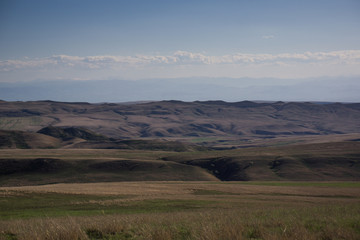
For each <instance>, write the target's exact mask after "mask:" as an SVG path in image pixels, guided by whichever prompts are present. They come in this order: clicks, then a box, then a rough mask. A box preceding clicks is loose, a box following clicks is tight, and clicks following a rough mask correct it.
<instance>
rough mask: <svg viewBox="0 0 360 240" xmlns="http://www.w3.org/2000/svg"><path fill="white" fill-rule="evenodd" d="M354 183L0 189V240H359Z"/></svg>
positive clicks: (359, 203)
mask: <svg viewBox="0 0 360 240" xmlns="http://www.w3.org/2000/svg"><path fill="white" fill-rule="evenodd" d="M359 190H360V183H359V182H246V183H244V182H121V183H120V182H112V183H76V184H53V185H41V186H22V187H2V188H0V213H1V214H0V239H30V240H31V239H65V240H66V239H359V238H360V230H359V229H360V191H359Z"/></svg>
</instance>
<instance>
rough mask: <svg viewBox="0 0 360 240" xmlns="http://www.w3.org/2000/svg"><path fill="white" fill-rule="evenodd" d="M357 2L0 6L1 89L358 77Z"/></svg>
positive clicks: (79, 1)
mask: <svg viewBox="0 0 360 240" xmlns="http://www.w3.org/2000/svg"><path fill="white" fill-rule="evenodd" d="M359 29H360V1H358V0H326V1H325V0H324V1H323V0H311V1H309V0H302V1H295V0H293V1H292V0H272V1H269V0H251V1H250V0H249V1H241V0H238V1H226V0H223V1H211V0H209V1H201V0H199V1H187V0H185V1H175V0H174V1H173V0H167V1H165V0H164V1H156V0H155V1H149V0H145V1H144V0H141V1H140V0H139V1H138V0H118V1H106V0H105V1H100V0H97V1H95V0H86V1H85V0H76V1H74V0H72V1H68V0H61V1H56V0H51V1H49V0H46V1H36V0H31V1H30V0H23V1H19V0H1V1H0V82H16V81H34V80H49V81H50V80H59V79H60V80H61V79H67V80H90V79H91V80H106V79H124V80H128V79H130V80H131V79H146V78H177V77H199V76H201V77H232V78H243V77H253V78H265V77H267V78H269V77H270V78H289V79H305V78H311V77H324V76H325V77H326V76H329V77H336V76H339V77H340V76H360V31H359Z"/></svg>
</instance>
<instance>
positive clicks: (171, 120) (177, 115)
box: [0, 101, 360, 139]
mask: <svg viewBox="0 0 360 240" xmlns="http://www.w3.org/2000/svg"><path fill="white" fill-rule="evenodd" d="M359 120H360V104H356V103H354V104H341V103H331V104H316V103H300V102H289V103H285V102H275V103H256V102H249V101H244V102H234V103H228V102H223V101H206V102H181V101H161V102H148V103H129V104H114V103H103V104H89V103H63V102H52V101H37V102H4V101H3V102H0V129H2V130H21V131H33V132H36V131H39V130H40V129H42V128H44V127H48V126H55V127H77V128H86V129H89V130H91V131H93V132H95V133H97V134H102V135H105V136H107V137H111V138H117V139H119V138H121V139H124V138H130V139H133V138H164V137H175V138H176V137H177V138H179V137H210V136H216V137H219V136H233V137H243V138H252V137H255V138H267V137H277V136H307V135H329V134H346V133H359V132H360V121H359Z"/></svg>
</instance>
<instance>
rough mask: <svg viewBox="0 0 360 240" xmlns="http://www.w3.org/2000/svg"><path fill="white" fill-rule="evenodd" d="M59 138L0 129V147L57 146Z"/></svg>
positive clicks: (59, 142) (59, 143)
mask: <svg viewBox="0 0 360 240" xmlns="http://www.w3.org/2000/svg"><path fill="white" fill-rule="evenodd" d="M60 145H61V141H60V140H59V139H56V138H53V137H51V136H46V135H43V134H38V133H29V132H23V131H5V130H0V149H6V148H23V149H26V148H57V147H59V146H60Z"/></svg>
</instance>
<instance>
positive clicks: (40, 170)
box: [0, 141, 360, 186]
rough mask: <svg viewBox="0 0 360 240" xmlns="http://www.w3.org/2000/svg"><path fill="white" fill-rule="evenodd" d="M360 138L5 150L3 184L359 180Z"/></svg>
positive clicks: (0, 162) (1, 161)
mask: <svg viewBox="0 0 360 240" xmlns="http://www.w3.org/2000/svg"><path fill="white" fill-rule="evenodd" d="M359 149H360V142H355V141H348V142H334V143H319V144H306V145H296V146H282V147H263V148H248V149H236V150H227V151H199V152H191V153H190V154H189V152H171V151H168V152H165V151H144V150H115V149H111V150H104V149H101V150H96V149H69V150H64V149H51V150H44V149H42V150H34V149H30V150H22V151H18V150H16V149H10V150H2V156H0V186H14V185H37V184H49V183H65V182H66V183H71V182H108V181H112V182H114V181H359V180H360V151H359Z"/></svg>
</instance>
